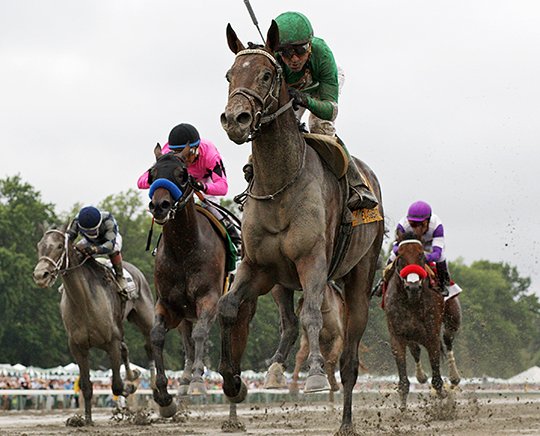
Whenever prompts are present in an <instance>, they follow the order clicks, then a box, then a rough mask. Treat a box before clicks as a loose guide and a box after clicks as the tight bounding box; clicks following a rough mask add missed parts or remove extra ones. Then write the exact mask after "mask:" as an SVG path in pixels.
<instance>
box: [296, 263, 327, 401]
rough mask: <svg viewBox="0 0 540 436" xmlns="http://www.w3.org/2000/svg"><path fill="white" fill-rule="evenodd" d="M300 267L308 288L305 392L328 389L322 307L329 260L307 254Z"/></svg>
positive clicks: (304, 312)
mask: <svg viewBox="0 0 540 436" xmlns="http://www.w3.org/2000/svg"><path fill="white" fill-rule="evenodd" d="M296 268H297V270H298V276H299V278H300V283H301V285H302V289H303V290H304V303H303V305H302V311H301V312H300V320H301V321H302V327H303V328H304V329H305V331H306V334H307V339H308V343H309V355H308V359H307V360H308V365H309V371H308V376H307V379H306V384H305V387H304V392H319V391H328V390H330V384H329V383H328V378H327V377H326V372H325V371H324V358H323V356H322V353H321V347H320V343H319V337H320V333H321V329H322V326H323V318H322V313H321V306H322V302H323V299H324V291H325V288H326V261H325V259H324V257H320V256H318V257H315V256H311V257H307V256H306V257H303V258H301V259H300V260H298V261H297V262H296Z"/></svg>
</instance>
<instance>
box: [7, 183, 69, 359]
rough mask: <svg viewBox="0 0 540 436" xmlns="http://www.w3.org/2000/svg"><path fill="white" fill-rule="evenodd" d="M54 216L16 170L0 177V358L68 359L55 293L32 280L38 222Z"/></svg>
mask: <svg viewBox="0 0 540 436" xmlns="http://www.w3.org/2000/svg"><path fill="white" fill-rule="evenodd" d="M54 221H56V214H55V212H54V207H53V205H51V204H45V203H43V202H42V201H41V195H40V193H39V192H38V191H36V190H35V189H34V188H33V187H32V186H31V185H29V184H28V183H25V182H23V181H22V180H21V178H20V176H18V175H17V176H13V177H7V178H5V179H2V180H0V319H1V320H2V322H1V323H0V361H4V362H5V361H7V362H20V363H22V364H25V365H30V364H31V365H51V366H53V365H58V363H59V362H64V363H67V362H68V361H69V360H68V359H69V357H68V353H67V346H66V336H65V333H64V329H63V326H62V322H61V320H60V314H59V310H58V293H57V292H55V291H53V290H50V289H39V288H37V287H36V286H35V284H34V282H33V280H32V271H33V268H34V266H35V264H36V262H37V256H36V248H35V247H36V243H37V242H38V241H39V240H40V239H41V236H42V234H41V231H40V230H39V229H38V225H37V224H38V223H44V222H48V223H52V222H54Z"/></svg>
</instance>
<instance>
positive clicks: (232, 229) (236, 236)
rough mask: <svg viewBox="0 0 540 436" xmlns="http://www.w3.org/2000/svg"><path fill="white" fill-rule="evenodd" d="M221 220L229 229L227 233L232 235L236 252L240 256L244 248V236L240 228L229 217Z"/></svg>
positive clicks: (226, 228)
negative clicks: (241, 234)
mask: <svg viewBox="0 0 540 436" xmlns="http://www.w3.org/2000/svg"><path fill="white" fill-rule="evenodd" d="M221 222H222V223H223V225H224V226H225V230H227V233H228V234H229V236H230V237H231V241H232V243H233V244H234V247H235V248H236V252H237V253H238V255H239V256H240V253H241V250H242V236H240V232H239V230H238V228H237V227H236V226H235V225H234V223H233V222H232V221H231V220H230V219H229V218H223V219H222V220H221Z"/></svg>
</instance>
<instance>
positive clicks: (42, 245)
mask: <svg viewBox="0 0 540 436" xmlns="http://www.w3.org/2000/svg"><path fill="white" fill-rule="evenodd" d="M37 249H38V256H39V260H38V262H37V264H36V267H35V268H34V281H35V282H36V284H37V285H38V286H39V287H42V288H46V287H49V286H51V285H52V284H53V283H54V282H55V281H56V278H57V277H58V275H60V277H61V278H62V284H63V292H62V298H61V301H60V312H61V315H62V321H63V322H64V326H65V328H66V332H67V335H68V341H69V349H70V351H71V354H72V355H73V357H74V358H75V360H76V362H77V364H78V365H79V374H80V387H81V391H82V394H83V397H84V411H85V423H86V425H91V424H92V409H91V405H92V401H91V400H92V383H91V382H90V366H89V363H88V353H89V351H90V349H91V348H100V349H102V350H104V351H106V352H107V354H108V355H109V358H110V360H111V368H112V391H113V393H114V394H115V395H126V396H127V395H128V394H130V393H133V392H134V387H133V385H130V386H127V385H125V384H124V383H123V382H122V378H121V376H120V365H121V363H122V362H123V363H124V366H125V368H126V377H127V379H128V380H130V381H133V380H135V379H136V378H137V377H138V375H137V374H136V373H135V371H131V369H130V366H129V355H128V348H127V346H126V344H125V342H124V327H123V321H124V320H125V319H127V320H128V321H130V322H132V323H133V324H135V325H136V326H137V328H138V329H139V330H140V331H141V333H142V334H143V336H144V338H145V350H146V354H147V356H148V360H149V362H150V370H151V373H152V378H154V363H153V359H152V349H151V344H150V330H151V329H152V320H153V313H154V310H153V309H154V299H153V296H152V291H151V289H150V286H149V285H148V282H147V281H146V279H145V278H144V275H143V274H142V273H141V272H140V271H139V270H138V269H137V268H135V267H134V266H133V265H131V264H130V263H128V262H124V268H125V269H127V270H128V271H129V273H130V274H131V276H132V277H133V281H134V282H135V284H136V286H137V288H138V294H139V297H138V298H137V299H135V300H133V301H131V300H130V301H127V302H123V301H122V300H121V297H120V295H119V294H118V292H117V285H116V282H115V281H114V280H113V279H112V277H109V274H107V273H106V271H105V267H104V266H103V265H101V264H99V263H98V262H96V261H95V260H94V259H93V258H92V257H87V256H84V255H82V254H81V253H79V252H78V251H77V250H76V249H75V247H74V245H73V244H72V242H71V241H70V240H69V238H68V237H67V235H66V226H63V227H62V228H60V229H50V230H47V231H46V232H45V234H44V235H43V237H42V238H41V240H40V241H39V243H38V245H37Z"/></svg>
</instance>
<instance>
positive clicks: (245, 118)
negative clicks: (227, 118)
mask: <svg viewBox="0 0 540 436" xmlns="http://www.w3.org/2000/svg"><path fill="white" fill-rule="evenodd" d="M236 121H237V122H238V124H250V123H251V115H250V114H249V112H242V113H241V114H240V115H238V116H237V117H236Z"/></svg>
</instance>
